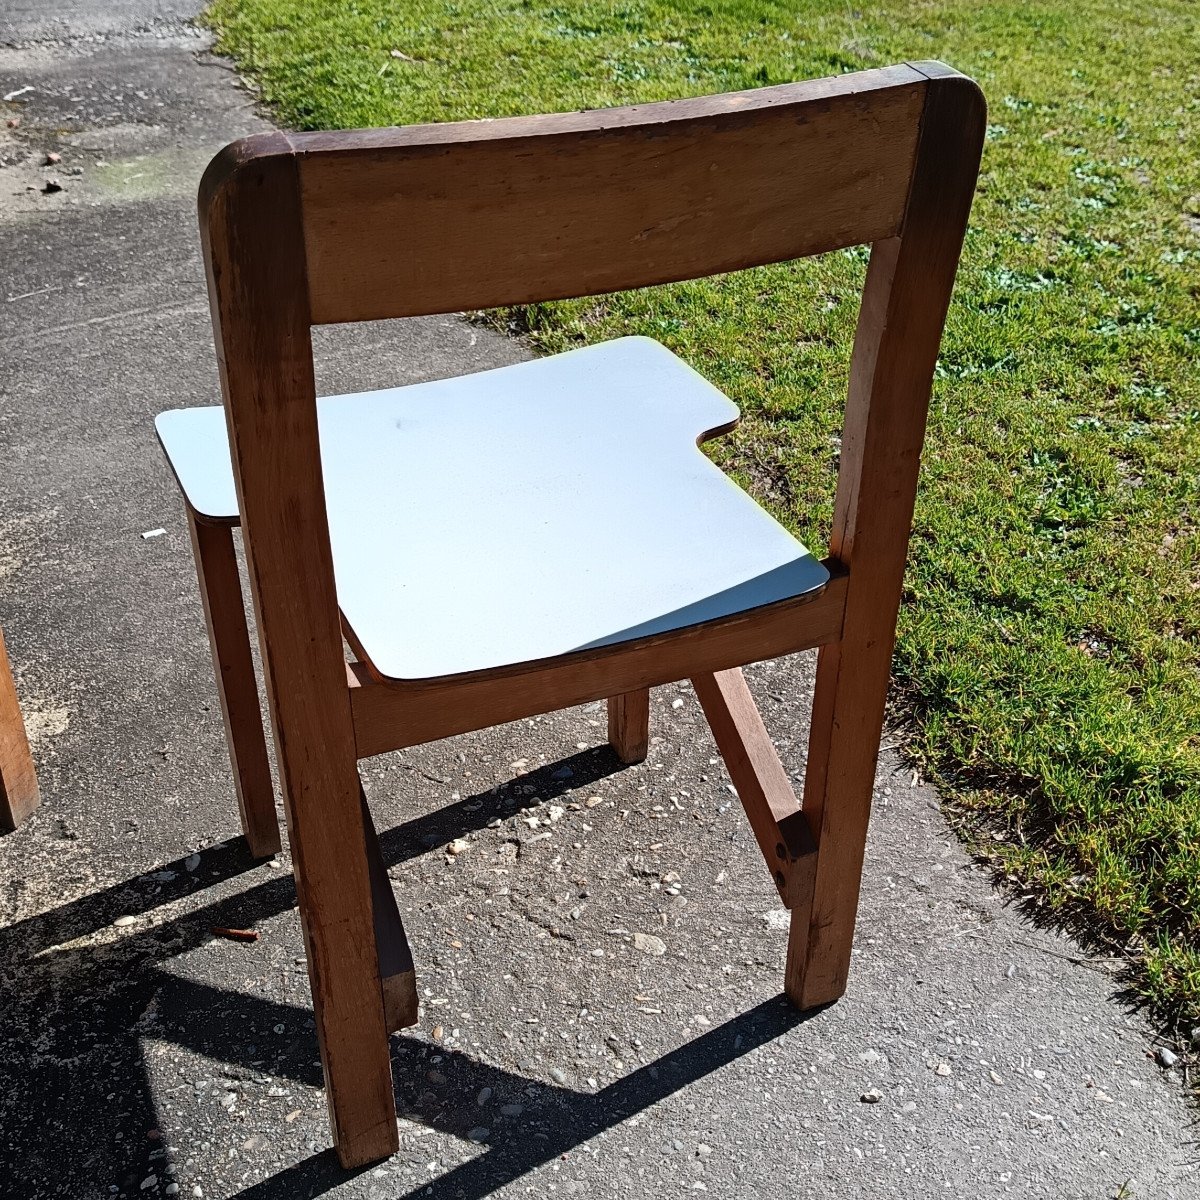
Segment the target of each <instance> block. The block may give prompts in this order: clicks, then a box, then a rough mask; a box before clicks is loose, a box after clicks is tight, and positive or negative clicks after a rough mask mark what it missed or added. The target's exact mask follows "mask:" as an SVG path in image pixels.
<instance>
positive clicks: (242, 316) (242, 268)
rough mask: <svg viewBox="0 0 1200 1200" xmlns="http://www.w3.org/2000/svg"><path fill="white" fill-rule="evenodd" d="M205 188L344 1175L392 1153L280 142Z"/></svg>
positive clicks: (286, 161)
mask: <svg viewBox="0 0 1200 1200" xmlns="http://www.w3.org/2000/svg"><path fill="white" fill-rule="evenodd" d="M269 138H270V139H277V140H274V141H271V143H270V145H271V146H273V147H274V148H275V149H277V150H278V151H279V153H270V152H268V153H267V154H265V155H262V156H260V157H256V158H253V159H252V160H250V161H246V160H245V159H244V158H243V153H244V144H243V146H242V148H241V149H239V147H238V146H237V145H235V146H234V147H231V148H229V149H228V150H226V151H224V152H223V154H222V155H220V156H218V158H217V159H216V160H214V163H213V164H212V165H211V166H210V167H209V170H208V172H206V174H205V177H204V181H203V183H202V184H201V193H200V213H201V229H202V233H203V240H204V250H205V259H206V265H207V269H208V281H209V296H210V300H211V304H212V316H213V325H214V329H215V332H216V340H217V346H218V355H219V359H220V365H221V383H222V389H223V391H224V395H225V403H226V410H227V415H228V421H229V433H230V444H231V448H232V452H233V461H234V474H235V477H236V481H237V488H238V502H239V511H240V512H241V514H242V527H243V534H244V537H245V543H246V554H247V560H248V565H249V569H250V581H251V587H252V593H253V597H254V605H255V613H256V617H257V621H258V628H259V634H260V640H261V649H262V655H263V665H264V669H265V675H266V681H267V692H268V700H269V704H270V711H271V717H272V726H273V728H274V732H275V744H276V758H277V762H278V766H279V772H280V778H281V783H282V787H283V793H284V803H285V810H286V813H287V820H288V830H289V835H290V841H291V849H292V857H293V861H294V864H295V872H296V891H297V896H298V899H299V903H300V915H301V923H302V925H303V927H304V934H305V943H306V946H307V951H308V973H309V981H310V983H311V985H312V995H313V1010H314V1015H315V1017H316V1023H317V1033H318V1039H319V1042H320V1045H321V1061H322V1064H323V1066H324V1070H325V1089H326V1098H327V1100H328V1103H329V1110H330V1119H331V1121H332V1124H333V1131H334V1143H335V1145H336V1148H337V1152H338V1157H339V1159H340V1160H341V1161H342V1163H343V1164H344V1165H346V1166H355V1165H359V1164H361V1163H365V1162H370V1161H372V1160H374V1159H378V1158H382V1157H384V1156H385V1155H388V1154H391V1153H392V1152H393V1151H394V1150H395V1149H396V1146H397V1144H398V1139H397V1132H396V1121H395V1102H394V1098H393V1095H392V1073H391V1062H390V1057H389V1050H388V1036H387V1023H386V1019H385V1015H384V1004H383V993H382V988H381V983H380V975H379V961H378V957H377V954H376V946H375V931H374V917H373V905H372V899H371V886H370V878H369V873H368V868H367V857H366V854H365V853H364V847H365V844H366V843H365V838H366V832H365V830H364V826H363V816H362V809H361V807H360V800H359V780H358V769H357V763H356V755H355V746H354V727H353V722H352V717H351V714H350V704H349V698H348V695H347V691H346V686H345V666H344V659H343V655H342V638H341V631H340V628H339V623H338V611H337V600H336V596H335V594H334V586H333V567H332V561H331V557H330V550H329V533H328V527H327V524H326V518H325V507H324V500H323V494H322V483H321V460H320V453H319V450H318V442H317V415H316V388H315V383H314V379H313V362H312V345H311V341H310V336H309V312H308V306H307V302H306V297H307V294H308V288H307V281H306V279H305V275H304V254H303V235H302V225H301V214H300V202H299V188H298V180H297V172H296V164H295V161H294V159H293V158H292V157H291V156H290V154H289V153H288V148H287V142H286V139H285V138H283V136H282V135H269Z"/></svg>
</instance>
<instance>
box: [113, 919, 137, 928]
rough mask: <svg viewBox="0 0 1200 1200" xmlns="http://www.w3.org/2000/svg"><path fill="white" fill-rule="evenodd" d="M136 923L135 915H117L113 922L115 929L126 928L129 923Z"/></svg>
mask: <svg viewBox="0 0 1200 1200" xmlns="http://www.w3.org/2000/svg"><path fill="white" fill-rule="evenodd" d="M136 924H137V917H130V916H124V917H118V918H117V919H116V920H115V921H114V922H113V925H114V926H115V927H116V928H117V929H128V928H129V926H130V925H136Z"/></svg>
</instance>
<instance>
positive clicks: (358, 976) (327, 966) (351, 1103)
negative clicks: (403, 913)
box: [284, 759, 416, 1168]
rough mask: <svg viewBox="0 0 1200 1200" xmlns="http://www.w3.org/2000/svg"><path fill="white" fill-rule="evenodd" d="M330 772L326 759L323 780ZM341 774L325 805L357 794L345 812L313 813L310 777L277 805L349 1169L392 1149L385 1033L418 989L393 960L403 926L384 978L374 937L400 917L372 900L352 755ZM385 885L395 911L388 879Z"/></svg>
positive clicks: (370, 835)
mask: <svg viewBox="0 0 1200 1200" xmlns="http://www.w3.org/2000/svg"><path fill="white" fill-rule="evenodd" d="M330 766H331V763H330V762H329V760H328V759H327V760H326V762H325V763H324V764H323V773H324V774H325V775H326V777H327V778H328V777H329V768H330ZM343 772H344V773H345V774H346V775H347V776H350V775H351V774H353V782H352V783H351V781H350V779H349V778H347V779H346V782H345V786H344V787H339V788H337V791H338V792H344V793H345V795H344V797H343V796H338V797H325V799H326V800H327V801H332V800H335V799H336V800H339V801H340V800H341V799H347V800H348V799H351V798H354V802H353V803H351V804H348V805H347V806H346V807H345V808H344V809H343V808H341V807H340V805H339V804H335V803H330V804H329V805H328V807H322V806H317V807H314V805H313V802H312V801H313V796H312V789H311V781H310V780H306V779H302V778H299V777H297V778H296V779H294V780H292V781H291V782H290V783H289V782H288V781H287V780H286V778H285V783H284V789H285V791H284V804H285V806H286V810H287V815H288V836H289V840H290V842H291V849H292V859H293V862H294V866H295V875H296V897H297V900H298V901H299V907H300V922H301V925H302V927H303V929H304V947H305V952H306V954H307V958H308V979H309V985H310V987H311V989H312V1001H313V1016H314V1018H315V1020H316V1025H317V1041H318V1043H319V1045H320V1049H321V1066H322V1068H323V1069H324V1074H325V1101H326V1105H327V1107H328V1110H329V1123H330V1125H331V1127H332V1129H333V1142H334V1148H335V1150H336V1151H337V1156H338V1160H339V1161H340V1162H341V1164H342V1166H343V1167H347V1168H349V1167H360V1166H363V1165H364V1164H366V1163H370V1162H375V1161H377V1160H378V1159H381V1158H386V1157H388V1156H389V1155H391V1154H393V1153H395V1151H396V1149H397V1147H398V1145H399V1135H398V1132H397V1129H396V1103H395V1097H394V1095H393V1092H392V1066H391V1050H390V1046H389V1044H388V1028H389V1024H390V1025H392V1026H393V1027H394V1026H397V1025H399V1024H411V1022H412V1019H415V1015H416V1014H415V1008H416V984H415V976H414V975H413V973H412V970H411V963H410V962H409V963H405V962H403V961H401V959H400V957H397V953H396V952H398V955H399V956H403V955H404V954H405V953H406V952H407V943H406V942H404V941H403V930H402V929H400V930H399V941H393V957H394V958H396V965H395V966H391V967H390V968H389V969H391V970H393V971H394V972H395V973H396V975H395V977H394V978H393V980H392V983H393V984H396V985H399V986H398V987H397V988H393V989H389V988H388V986H387V981H385V980H384V979H383V978H382V977H381V965H382V964H381V962H380V952H381V949H383V948H384V947H385V942H384V939H382V938H381V937H380V935H381V932H384V931H386V929H387V927H388V926H395V927H398V925H399V914H398V913H397V914H396V917H395V921H394V922H393V921H392V919H391V913H390V912H389V911H388V910H387V909H386V907H381V906H380V905H379V904H378V902H377V900H376V898H375V896H374V894H373V890H374V889H373V886H372V881H371V878H370V876H371V873H372V868H371V857H372V850H373V842H374V838H375V833H374V828H373V826H372V825H371V823H370V816H369V813H368V811H367V808H366V801H365V799H364V798H363V796H362V790H361V789H362V785H361V782H360V780H359V778H358V771H357V764H356V763H355V762H354V760H353V759H350V760H348V761H346V762H344V763H341V764H339V767H338V772H337V773H338V774H340V773H343ZM285 776H286V772H285ZM306 784H308V785H309V786H306ZM292 789H294V790H292ZM355 792H357V793H358V794H357V797H355V796H354V793H355ZM380 865H382V864H380ZM383 886H384V889H385V891H386V898H387V900H388V901H390V902H391V904H392V906H393V907H394V904H395V901H394V899H393V898H392V896H391V889H390V887H388V885H387V883H386V876H385V878H384V884H383ZM393 932H394V930H393ZM406 967H407V968H408V969H407V970H406V969H405V968H406ZM397 999H399V1000H400V1003H399V1004H397V1003H396V1001H397ZM389 1010H390V1011H389Z"/></svg>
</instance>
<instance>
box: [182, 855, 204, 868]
mask: <svg viewBox="0 0 1200 1200" xmlns="http://www.w3.org/2000/svg"><path fill="white" fill-rule="evenodd" d="M199 865H200V855H198V854H189V855H188V856H187V858H185V859H184V860H183V867H184V870H185V871H194V870H196V868H197V867H198V866H199Z"/></svg>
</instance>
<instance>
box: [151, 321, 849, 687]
mask: <svg viewBox="0 0 1200 1200" xmlns="http://www.w3.org/2000/svg"><path fill="white" fill-rule="evenodd" d="M317 413H318V422H319V427H320V436H321V463H322V471H323V474H324V481H325V495H326V505H327V508H328V513H329V531H330V541H331V544H332V548H333V563H334V574H335V578H336V583H337V593H338V604H339V607H340V608H341V611H342V618H343V620H344V622H345V624H346V626H347V628H348V631H349V633H350V635H351V637H352V640H353V641H354V642H355V644H356V645H357V646H358V647H359V648H360V649H361V651H362V652H363V654H364V655H365V656H366V658H367V660H368V662H369V664H370V665H371V667H372V668H373V669H374V670H375V671H377V672H378V673H379V674H380V675H382V676H384V677H386V678H391V679H428V678H435V677H440V676H446V675H454V674H459V673H462V672H470V671H478V670H484V669H487V668H491V667H501V666H507V665H512V664H517V663H523V662H530V661H533V660H538V659H546V658H553V657H555V656H557V655H561V654H565V653H568V652H570V651H572V650H580V649H584V648H590V647H599V646H603V645H608V644H612V643H616V642H621V641H626V640H628V639H631V638H635V637H640V636H644V635H647V634H652V633H662V632H666V631H668V630H672V629H678V628H681V627H684V626H687V625H692V624H695V623H697V622H700V621H708V620H712V619H713V618H716V617H722V616H727V615H730V614H732V613H737V612H741V611H745V610H747V609H751V608H756V607H758V606H760V605H763V604H769V603H771V602H773V601H777V600H783V599H786V598H788V597H794V596H799V595H803V594H805V593H808V592H813V591H816V590H818V589H820V588H821V587H823V586H824V584H825V583H826V581H827V580H828V578H829V575H828V572H827V571H826V570H825V568H824V567H823V566H822V565H821V563H820V562H818V561H817V560H816V559H815V558H813V556H812V555H811V554H809V553H808V551H807V550H806V549H805V548H804V547H803V546H802V545H801V544H800V543H799V542H798V541H796V539H795V538H793V537H792V536H791V535H790V534H789V533H788V532H787V531H786V530H785V529H784V528H783V527H782V526H781V525H780V524H779V523H778V522H777V521H775V520H774V518H772V517H771V516H770V515H769V514H768V513H766V512H764V511H763V510H762V509H761V508H760V507H759V506H758V505H757V504H756V503H755V502H754V501H753V500H752V499H751V498H750V497H749V496H748V495H747V494H746V493H745V492H744V491H742V489H741V488H739V487H738V486H737V484H735V483H734V482H733V481H732V480H731V479H729V478H728V477H727V476H726V475H725V474H724V473H723V472H722V471H721V470H720V469H719V468H717V467H716V466H714V465H713V464H712V463H711V462H710V461H709V460H708V459H707V458H706V457H705V456H704V454H703V453H702V452H701V451H700V450H699V448H698V443H699V442H700V441H702V440H703V439H704V437H705V436H706V435H709V434H712V433H714V432H719V431H724V430H727V429H728V428H730V427H731V426H732V425H733V423H734V422H735V421H736V420H737V415H738V413H737V408H736V407H735V405H734V404H733V403H732V402H731V401H730V400H729V399H727V398H726V397H725V396H724V395H722V393H721V392H719V391H718V390H717V389H716V388H715V387H713V386H712V385H711V384H710V383H708V382H707V381H706V380H705V379H703V378H702V377H701V376H700V375H698V374H697V373H696V372H695V371H693V370H692V369H691V368H690V367H689V366H687V365H686V364H685V363H683V362H682V361H681V360H680V359H678V358H677V357H675V355H673V354H672V353H671V352H670V351H669V350H667V349H666V348H665V347H663V346H661V345H659V344H658V343H657V342H655V341H652V340H650V339H649V338H621V339H619V340H617V341H613V342H606V343H604V344H601V345H598V346H591V347H588V348H586V349H582V350H573V351H571V352H569V353H566V354H559V355H555V356H553V357H549V358H542V359H537V360H535V361H533V362H527V363H520V364H518V365H516V366H510V367H502V368H500V369H498V370H494V371H485V372H482V373H480V374H477V375H466V376H462V377H460V378H457V379H445V380H440V381H437V382H435V383H422V384H416V385H413V386H410V387H401V388H391V389H387V390H384V391H377V392H360V393H356V394H353V395H347V396H329V397H323V398H321V399H319V400H318V401H317ZM155 424H156V428H157V430H158V436H159V438H160V440H161V441H162V444H163V448H164V450H165V451H166V453H167V457H168V459H169V460H170V462H171V466H172V468H173V469H174V471H175V474H176V476H177V478H178V480H179V483H180V486H181V487H182V489H183V491H184V494H185V495H186V497H187V500H188V503H189V504H190V505H191V506H192V507H193V508H194V509H195V510H196V512H197V513H198V514H199V515H200V516H201V517H205V518H208V519H210V520H218V521H231V522H236V521H237V519H238V509H237V497H236V494H235V490H234V483H233V472H232V468H231V464H230V458H229V446H228V442H227V439H226V431H225V414H224V410H223V409H221V408H219V407H211V408H189V409H174V410H171V411H169V412H164V413H161V414H160V415H159V417H158V418H157V420H156V422H155Z"/></svg>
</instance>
